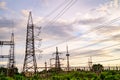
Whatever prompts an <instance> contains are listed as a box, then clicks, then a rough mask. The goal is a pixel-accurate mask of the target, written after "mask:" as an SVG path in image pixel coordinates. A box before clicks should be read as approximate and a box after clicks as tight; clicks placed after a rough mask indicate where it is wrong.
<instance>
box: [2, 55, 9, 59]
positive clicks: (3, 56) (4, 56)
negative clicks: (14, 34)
mask: <svg viewBox="0 0 120 80" xmlns="http://www.w3.org/2000/svg"><path fill="white" fill-rule="evenodd" d="M0 58H9V55H0Z"/></svg>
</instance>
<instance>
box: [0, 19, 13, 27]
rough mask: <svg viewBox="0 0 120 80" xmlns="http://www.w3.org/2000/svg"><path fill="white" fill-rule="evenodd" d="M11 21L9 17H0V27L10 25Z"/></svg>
mask: <svg viewBox="0 0 120 80" xmlns="http://www.w3.org/2000/svg"><path fill="white" fill-rule="evenodd" d="M12 26H13V21H12V20H10V19H7V18H6V17H1V18H0V28H6V27H12Z"/></svg>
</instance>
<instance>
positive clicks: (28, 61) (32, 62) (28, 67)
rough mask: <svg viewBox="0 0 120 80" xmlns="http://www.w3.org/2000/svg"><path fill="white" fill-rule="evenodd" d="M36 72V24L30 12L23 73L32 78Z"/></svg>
mask: <svg viewBox="0 0 120 80" xmlns="http://www.w3.org/2000/svg"><path fill="white" fill-rule="evenodd" d="M36 71H37V63H36V57H35V44H34V24H33V20H32V14H31V12H29V17H28V24H27V36H26V51H25V59H24V65H23V73H24V74H25V75H27V76H31V75H32V74H35V73H36Z"/></svg>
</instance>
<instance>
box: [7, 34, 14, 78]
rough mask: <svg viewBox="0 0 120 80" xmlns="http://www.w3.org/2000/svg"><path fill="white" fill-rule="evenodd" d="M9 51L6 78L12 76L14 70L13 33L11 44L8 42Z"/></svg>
mask: <svg viewBox="0 0 120 80" xmlns="http://www.w3.org/2000/svg"><path fill="white" fill-rule="evenodd" d="M10 44H11V45H10V51H9V63H8V76H13V75H14V72H15V70H14V68H15V55H14V46H15V43H14V33H13V32H12V34H11V42H10Z"/></svg>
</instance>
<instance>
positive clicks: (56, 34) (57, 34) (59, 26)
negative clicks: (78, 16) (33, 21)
mask: <svg viewBox="0 0 120 80" xmlns="http://www.w3.org/2000/svg"><path fill="white" fill-rule="evenodd" d="M42 30H43V31H42V32H43V33H44V35H47V36H51V39H52V38H54V39H55V38H56V39H60V38H61V39H65V38H69V37H71V36H73V35H72V33H73V32H74V29H73V25H72V24H66V23H61V22H55V23H54V24H48V25H47V26H45V27H43V29H42ZM44 37H45V36H44ZM46 38H47V37H46ZM49 38H50V37H49Z"/></svg>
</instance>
